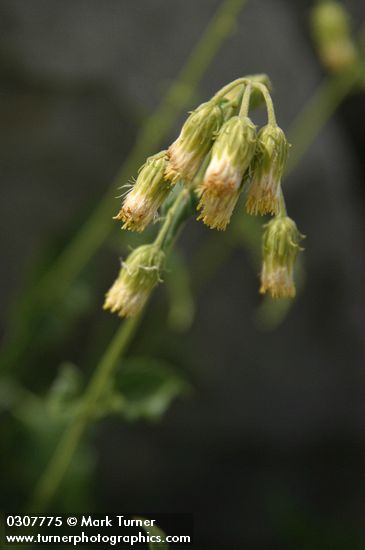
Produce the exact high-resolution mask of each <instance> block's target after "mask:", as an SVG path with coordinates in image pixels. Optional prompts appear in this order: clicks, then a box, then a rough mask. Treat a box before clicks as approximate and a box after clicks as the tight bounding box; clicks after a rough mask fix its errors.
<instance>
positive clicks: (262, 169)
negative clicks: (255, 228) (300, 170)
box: [246, 124, 289, 215]
mask: <svg viewBox="0 0 365 550" xmlns="http://www.w3.org/2000/svg"><path fill="white" fill-rule="evenodd" d="M288 150H289V144H288V142H287V139H286V137H285V134H284V132H283V130H281V128H279V127H278V126H273V125H272V124H268V125H267V126H264V127H263V128H262V129H261V130H260V131H259V134H258V138H257V153H256V158H255V162H254V167H253V176H252V181H251V183H250V187H249V190H248V195H247V202H246V208H247V212H248V213H249V214H255V215H257V214H274V215H276V214H278V212H279V206H280V192H281V190H280V183H281V177H282V174H283V172H284V169H285V164H286V160H287V158H288Z"/></svg>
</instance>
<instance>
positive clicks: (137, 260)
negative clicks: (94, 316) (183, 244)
mask: <svg viewBox="0 0 365 550" xmlns="http://www.w3.org/2000/svg"><path fill="white" fill-rule="evenodd" d="M164 262H165V254H164V252H162V250H161V249H159V248H158V247H156V246H155V245H153V244H149V245H144V246H140V247H139V248H136V250H134V251H133V252H132V253H131V254H130V255H129V256H128V258H127V259H126V261H125V262H123V264H122V268H121V270H120V273H119V276H118V278H117V279H116V281H115V282H114V284H113V286H112V287H111V288H110V290H109V291H108V292H107V294H106V297H105V302H104V309H110V311H112V312H113V313H118V315H119V316H121V317H134V316H135V315H137V314H138V313H139V312H140V311H141V310H142V308H143V307H144V305H145V303H146V302H147V300H148V297H149V295H150V293H151V291H152V290H153V288H154V287H155V286H156V285H157V284H158V283H159V282H160V281H161V273H162V270H163V267H164Z"/></svg>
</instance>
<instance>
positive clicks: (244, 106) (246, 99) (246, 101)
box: [239, 82, 252, 117]
mask: <svg viewBox="0 0 365 550" xmlns="http://www.w3.org/2000/svg"><path fill="white" fill-rule="evenodd" d="M251 90H252V85H251V82H248V84H247V86H246V88H245V91H244V93H243V98H242V103H241V108H240V112H239V116H242V117H247V115H248V111H249V108H250V98H251Z"/></svg>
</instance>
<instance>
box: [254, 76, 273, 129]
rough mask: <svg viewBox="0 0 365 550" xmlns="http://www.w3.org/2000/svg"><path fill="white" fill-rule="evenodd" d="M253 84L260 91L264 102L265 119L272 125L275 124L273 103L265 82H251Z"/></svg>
mask: <svg viewBox="0 0 365 550" xmlns="http://www.w3.org/2000/svg"><path fill="white" fill-rule="evenodd" d="M253 85H254V86H255V88H257V89H259V90H260V92H261V93H262V95H263V97H264V100H265V103H266V109H267V119H268V123H269V124H271V125H272V126H276V116H275V109H274V104H273V101H272V98H271V95H270V92H269V90H268V89H267V86H265V84H261V82H253Z"/></svg>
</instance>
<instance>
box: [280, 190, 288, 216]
mask: <svg viewBox="0 0 365 550" xmlns="http://www.w3.org/2000/svg"><path fill="white" fill-rule="evenodd" d="M286 215H287V211H286V204H285V197H284V193H283V190H282V189H281V188H280V204H279V216H280V217H285V216H286Z"/></svg>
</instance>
